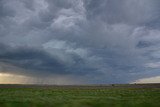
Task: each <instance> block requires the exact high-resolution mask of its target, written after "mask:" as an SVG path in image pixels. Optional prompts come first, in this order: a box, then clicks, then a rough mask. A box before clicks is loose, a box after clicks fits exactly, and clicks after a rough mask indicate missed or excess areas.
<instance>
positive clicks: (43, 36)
mask: <svg viewBox="0 0 160 107" xmlns="http://www.w3.org/2000/svg"><path fill="white" fill-rule="evenodd" d="M0 2H1V3H0V13H1V14H0V49H1V51H0V62H3V63H5V64H6V65H7V64H11V65H13V66H15V67H18V68H22V69H23V70H24V71H23V73H22V74H23V75H29V74H30V75H32V76H37V75H42V76H43V75H44V74H46V75H47V74H53V75H54V74H59V75H74V76H75V77H77V78H78V77H81V76H83V78H86V79H87V80H88V81H87V82H88V83H116V82H118V83H128V82H131V81H134V80H136V79H139V78H142V77H146V76H149V75H151V69H149V68H148V67H146V65H149V63H155V64H156V63H157V62H159V59H158V58H159V46H160V44H159V41H160V31H159V24H158V23H156V22H159V9H160V8H159V4H160V2H159V1H158V0H152V1H151V0H141V1H139V0H121V1H118V0H87V1H86V0H29V1H26V0H12V1H4V0H1V1H0ZM11 4H13V5H11ZM155 23H156V24H155ZM3 66H4V64H3ZM3 68H4V67H3ZM10 72H13V71H10ZM18 72H19V73H21V71H20V70H19V71H18ZM16 73H17V72H16ZM138 75H139V76H138ZM156 75H157V73H156ZM124 77H125V78H124Z"/></svg>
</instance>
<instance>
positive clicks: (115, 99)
mask: <svg viewBox="0 0 160 107" xmlns="http://www.w3.org/2000/svg"><path fill="white" fill-rule="evenodd" d="M0 107H160V84H112V85H63V86H58V85H0Z"/></svg>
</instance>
